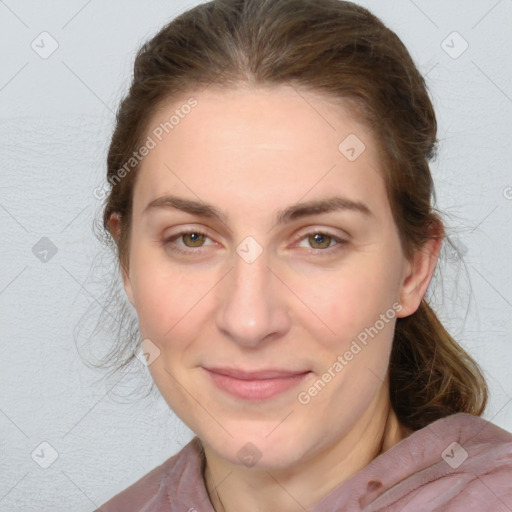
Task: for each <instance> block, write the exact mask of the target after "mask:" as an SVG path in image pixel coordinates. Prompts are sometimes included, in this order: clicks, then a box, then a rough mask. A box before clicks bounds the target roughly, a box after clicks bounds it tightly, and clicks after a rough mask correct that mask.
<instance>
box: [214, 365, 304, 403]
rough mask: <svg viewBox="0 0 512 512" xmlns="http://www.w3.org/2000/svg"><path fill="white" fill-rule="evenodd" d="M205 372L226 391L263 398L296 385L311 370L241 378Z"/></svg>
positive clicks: (249, 398) (234, 394)
mask: <svg viewBox="0 0 512 512" xmlns="http://www.w3.org/2000/svg"><path fill="white" fill-rule="evenodd" d="M206 372H207V373H208V374H209V375H210V376H211V378H212V379H213V382H214V383H215V385H216V386H217V387H218V388H219V389H221V390H223V391H226V392H227V393H229V394H231V395H233V396H236V397H238V398H243V399H244V400H265V399H268V398H272V397H274V396H277V395H280V394H281V393H284V392H285V391H288V390H289V389H291V388H293V387H295V386H297V385H298V384H299V383H300V382H302V381H303V380H304V378H305V377H306V376H307V375H309V374H310V373H311V372H307V373H301V374H298V375H293V376H291V377H278V378H273V379H258V380H243V379H236V378H234V377H229V376H227V375H222V374H220V373H215V372H212V371H210V370H206Z"/></svg>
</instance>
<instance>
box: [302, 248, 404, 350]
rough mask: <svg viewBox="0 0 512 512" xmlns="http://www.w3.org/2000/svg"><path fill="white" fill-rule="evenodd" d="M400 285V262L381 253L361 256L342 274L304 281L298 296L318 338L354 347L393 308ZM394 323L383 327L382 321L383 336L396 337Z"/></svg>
mask: <svg viewBox="0 0 512 512" xmlns="http://www.w3.org/2000/svg"><path fill="white" fill-rule="evenodd" d="M311 283H314V284H315V286H314V287H312V286H311ZM397 283H398V269H397V266H396V262H395V263H394V265H392V264H391V262H390V261H386V260H385V259H384V258H381V257H380V256H377V253H375V254H366V255H364V256H359V255H357V256H356V257H355V258H354V261H353V262H351V263H350V265H349V264H347V265H346V266H345V267H344V268H343V269H342V270H340V271H338V272H332V273H331V274H330V275H323V276H322V275H318V276H317V277H316V278H315V279H312V278H310V277H309V278H307V279H306V278H304V279H302V280H301V285H300V286H298V287H297V295H298V296H299V297H301V298H302V300H303V302H304V304H306V305H307V306H308V311H307V312H305V314H307V315H309V317H310V318H311V320H310V321H309V325H310V326H311V329H312V330H314V331H315V333H316V334H317V339H321V340H325V341H326V343H329V344H332V343H337V344H339V343H340V340H343V343H344V344H345V343H349V344H350V341H351V340H352V339H353V338H355V337H356V336H357V335H359V333H361V332H364V330H365V329H366V328H370V327H371V326H373V325H374V324H375V322H376V321H377V320H379V318H380V315H381V314H385V313H386V311H389V310H390V308H391V309H392V305H393V303H394V302H395V300H396V297H397V295H398V286H397ZM392 311H393V310H392ZM389 316H392V315H391V313H389ZM388 320H389V319H388ZM392 323H393V322H387V323H385V325H384V326H381V324H380V322H379V326H378V327H380V329H379V330H381V331H383V332H382V335H383V336H392V334H391V332H392ZM326 334H327V336H326ZM363 338H364V336H363Z"/></svg>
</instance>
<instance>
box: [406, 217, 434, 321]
mask: <svg viewBox="0 0 512 512" xmlns="http://www.w3.org/2000/svg"><path fill="white" fill-rule="evenodd" d="M438 230H440V231H438V232H437V233H436V234H435V235H434V237H433V238H430V239H429V240H427V242H425V244H424V245H423V247H422V248H421V249H418V250H417V252H416V254H415V255H414V256H413V259H412V261H407V263H406V265H405V268H404V273H403V281H402V287H401V290H400V304H401V305H402V309H401V310H400V312H397V317H399V318H402V317H406V316H409V315H412V314H413V313H414V312H415V311H416V310H417V309H418V308H419V306H420V303H421V300H422V299H423V297H424V295H425V293H426V291H427V288H428V285H429V284H430V281H431V279H432V276H433V275H434V271H435V268H436V263H437V258H438V256H439V251H440V250H441V244H442V241H443V228H442V225H441V226H440V227H438Z"/></svg>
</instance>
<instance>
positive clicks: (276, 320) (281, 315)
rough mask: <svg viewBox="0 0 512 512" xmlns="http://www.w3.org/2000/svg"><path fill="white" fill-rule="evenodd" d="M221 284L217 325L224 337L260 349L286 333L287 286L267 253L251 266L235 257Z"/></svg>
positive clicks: (288, 319)
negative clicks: (269, 260) (278, 276)
mask: <svg viewBox="0 0 512 512" xmlns="http://www.w3.org/2000/svg"><path fill="white" fill-rule="evenodd" d="M222 281H223V283H224V284H223V288H222V292H221V299H220V303H219V305H218V310H217V315H216V322H217V328H218V329H219V330H220V331H221V333H222V334H223V335H224V336H227V337H229V338H230V339H231V340H232V341H233V342H235V343H238V344H239V345H243V346H246V347H257V346H260V345H261V344H262V343H266V342H270V341H271V340H273V341H275V339H276V338H279V337H281V336H282V335H284V334H285V333H286V332H287V330H288V329H289V326H290V318H289V315H288V307H287V303H286V299H287V298H286V287H285V286H284V285H283V284H282V283H281V281H280V280H279V279H278V278H277V277H276V275H275V272H274V271H273V270H272V269H271V268H270V267H269V264H268V260H267V257H266V253H265V252H263V253H262V254H261V255H260V256H259V257H258V258H257V259H256V260H255V261H253V262H252V263H248V262H247V261H245V260H244V259H243V258H242V257H240V256H238V255H237V254H235V255H234V268H232V270H231V271H230V272H229V273H228V275H227V276H226V277H225V278H224V279H223V280H222ZM288 293H289V292H288Z"/></svg>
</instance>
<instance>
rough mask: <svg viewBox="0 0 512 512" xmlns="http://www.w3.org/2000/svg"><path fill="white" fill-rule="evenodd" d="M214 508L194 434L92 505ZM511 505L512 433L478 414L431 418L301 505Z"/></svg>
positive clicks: (376, 511) (364, 508)
mask: <svg viewBox="0 0 512 512" xmlns="http://www.w3.org/2000/svg"><path fill="white" fill-rule="evenodd" d="M177 511H179V512H215V509H214V508H213V506H212V504H211V502H210V499H209V497H208V494H207V491H206V486H205V482H204V478H203V460H202V458H201V452H200V441H199V438H197V437H194V439H192V441H190V442H189V443H188V444H187V445H186V446H184V447H183V448H182V449H181V450H180V451H179V452H178V453H177V454H176V455H174V456H172V457H170V458H169V459H167V460H166V461H165V462H164V463H163V464H161V465H160V466H158V467H156V468H155V469H153V470H152V471H150V472H149V473H147V474H146V475H145V476H143V477H142V478H140V479H139V480H138V481H136V482H135V483H134V484H132V485H131V486H129V487H128V488H127V489H125V490H124V491H122V492H121V493H119V494H117V495H116V496H114V497H113V498H111V499H110V500H109V501H108V502H107V503H105V504H104V505H102V506H101V507H100V509H98V510H97V511H95V512H177ZM399 511H400V512H427V511H428V512H472V511H477V512H511V511H512V434H511V433H509V432H507V431H506V430H503V429H502V428H500V427H498V426H497V425H494V424H493V423H490V422H488V421H487V420H484V419H483V418H480V417H478V416H472V415H471V414H466V413H457V414H453V415H451V416H447V417H445V418H441V419H439V420H437V421H434V422H433V423H431V424H430V425H427V426H426V427H424V428H422V429H420V430H417V431H415V432H413V433H412V434H410V435H409V436H408V437H406V438H405V439H402V441H400V442H399V443H397V444H395V445H394V446H392V447H391V448H390V449H389V450H387V451H385V452H384V453H381V454H380V455H379V456H377V457H376V458H375V459H373V460H372V461H371V462H370V463H369V464H368V465H367V466H365V467H364V468H363V469H361V470H360V471H358V472H357V473H355V474H354V475H352V476H351V477H349V478H348V479H347V480H345V481H344V482H342V483H341V484H340V485H339V486H338V487H336V488H335V489H334V490H333V491H331V492H330V493H329V494H328V495H327V496H325V497H324V498H322V499H321V500H320V501H319V502H317V503H316V504H315V505H314V506H313V507H311V508H309V509H308V512H399Z"/></svg>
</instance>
